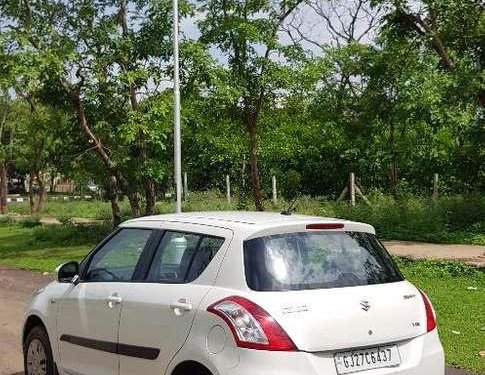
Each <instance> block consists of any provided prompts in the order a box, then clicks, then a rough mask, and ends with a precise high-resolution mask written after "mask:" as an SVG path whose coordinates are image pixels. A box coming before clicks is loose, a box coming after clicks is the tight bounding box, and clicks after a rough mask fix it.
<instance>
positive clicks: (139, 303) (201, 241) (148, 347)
mask: <svg viewBox="0 0 485 375" xmlns="http://www.w3.org/2000/svg"><path fill="white" fill-rule="evenodd" d="M168 227H169V228H167V230H165V231H164V232H163V234H162V236H161V240H160V242H159V244H158V246H156V247H154V251H153V254H152V261H151V263H150V265H149V266H148V267H147V272H146V280H145V281H144V282H140V283H136V284H134V285H133V286H132V287H131V288H130V291H129V292H128V295H127V296H126V298H125V299H124V301H123V308H122V313H121V320H120V331H119V344H120V349H122V348H123V347H125V346H127V348H131V350H132V351H131V355H123V353H121V354H122V355H121V356H120V374H123V375H132V374H135V373H139V374H145V375H151V374H153V375H160V374H163V373H164V371H165V369H166V367H167V366H168V364H169V363H170V361H171V360H172V358H173V357H174V355H175V354H176V353H177V351H178V350H179V349H180V348H181V347H182V346H183V344H184V342H185V340H186V338H187V336H188V334H189V332H190V327H191V325H192V322H193V320H194V317H195V315H196V313H197V308H198V306H199V304H200V302H201V300H202V298H203V297H204V296H205V295H206V294H207V292H208V291H209V290H210V288H211V287H212V285H213V284H214V282H215V279H216V277H217V273H218V270H219V267H220V263H221V261H222V259H223V257H224V255H225V252H226V250H227V248H228V246H229V244H230V242H231V239H232V231H230V230H227V229H224V228H215V227H205V226H201V225H191V224H182V225H181V224H179V225H177V226H169V225H168Z"/></svg>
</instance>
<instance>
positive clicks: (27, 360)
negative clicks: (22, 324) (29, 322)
mask: <svg viewBox="0 0 485 375" xmlns="http://www.w3.org/2000/svg"><path fill="white" fill-rule="evenodd" d="M24 369H25V375H56V374H57V371H56V366H55V364H54V359H53V358H52V349H51V345H50V343H49V336H48V335H47V332H46V331H45V329H44V328H43V327H41V326H37V327H34V328H32V329H31V330H30V332H29V334H28V335H27V338H26V340H25V343H24Z"/></svg>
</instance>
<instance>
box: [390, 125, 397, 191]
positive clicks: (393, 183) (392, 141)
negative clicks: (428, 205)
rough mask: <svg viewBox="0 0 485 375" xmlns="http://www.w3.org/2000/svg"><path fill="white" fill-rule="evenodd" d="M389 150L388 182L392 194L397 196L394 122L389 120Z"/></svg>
mask: <svg viewBox="0 0 485 375" xmlns="http://www.w3.org/2000/svg"><path fill="white" fill-rule="evenodd" d="M389 132H390V134H389V150H390V152H391V164H390V166H389V183H390V185H391V191H392V194H393V195H394V196H395V197H397V196H398V193H399V192H398V187H397V185H398V176H397V155H396V145H395V134H394V133H395V129H394V124H393V123H392V122H391V125H390V128H389Z"/></svg>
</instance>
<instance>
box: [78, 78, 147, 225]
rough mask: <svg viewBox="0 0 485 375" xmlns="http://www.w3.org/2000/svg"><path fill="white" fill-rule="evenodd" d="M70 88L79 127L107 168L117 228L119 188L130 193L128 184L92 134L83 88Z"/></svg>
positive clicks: (118, 220)
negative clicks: (83, 99) (82, 94)
mask: <svg viewBox="0 0 485 375" xmlns="http://www.w3.org/2000/svg"><path fill="white" fill-rule="evenodd" d="M69 88H70V89H71V100H72V106H73V108H74V111H75V113H76V117H77V122H78V125H79V127H80V128H81V131H82V132H83V133H84V135H85V136H86V138H88V140H89V141H90V142H92V143H93V144H94V147H92V149H93V150H94V152H95V153H96V155H98V157H99V158H100V159H101V162H102V163H103V165H104V166H105V170H106V174H107V176H108V179H109V195H110V201H111V210H112V215H113V224H114V226H117V225H119V224H120V223H121V213H120V208H119V204H118V201H119V197H118V191H119V186H120V185H121V186H122V187H123V188H124V189H125V190H126V191H128V188H129V186H128V183H127V181H126V180H125V178H124V177H123V175H122V174H121V172H120V171H119V170H118V169H117V168H116V166H115V164H114V163H113V162H112V160H111V159H110V157H109V155H108V154H107V153H106V151H105V150H104V147H103V144H102V143H101V140H100V139H99V138H98V137H96V135H95V134H94V133H93V132H92V130H91V128H90V127H89V124H88V121H87V118H86V114H85V112H84V105H83V102H82V100H81V86H79V85H78V86H74V87H73V86H69ZM130 203H131V202H130ZM134 208H135V209H136V205H135V206H134ZM138 209H139V206H138Z"/></svg>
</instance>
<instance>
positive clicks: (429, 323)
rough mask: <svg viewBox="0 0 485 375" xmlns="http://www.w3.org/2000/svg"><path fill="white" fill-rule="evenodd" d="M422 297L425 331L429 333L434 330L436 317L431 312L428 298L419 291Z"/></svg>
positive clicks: (431, 307)
mask: <svg viewBox="0 0 485 375" xmlns="http://www.w3.org/2000/svg"><path fill="white" fill-rule="evenodd" d="M419 292H420V293H421V296H422V297H423V302H424V308H425V309H426V331H427V332H431V331H432V330H433V329H435V328H436V317H435V314H434V311H433V306H432V305H431V302H430V301H429V298H428V296H427V295H426V293H424V292H423V291H421V290H420V291H419Z"/></svg>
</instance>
